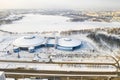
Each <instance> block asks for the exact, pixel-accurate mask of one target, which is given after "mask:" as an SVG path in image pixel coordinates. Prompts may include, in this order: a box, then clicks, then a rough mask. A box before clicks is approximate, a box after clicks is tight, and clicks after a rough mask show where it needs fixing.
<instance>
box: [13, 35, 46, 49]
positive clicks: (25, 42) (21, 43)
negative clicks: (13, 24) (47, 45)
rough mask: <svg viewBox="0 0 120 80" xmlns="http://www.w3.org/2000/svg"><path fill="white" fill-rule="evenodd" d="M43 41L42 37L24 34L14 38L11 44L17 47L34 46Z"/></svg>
mask: <svg viewBox="0 0 120 80" xmlns="http://www.w3.org/2000/svg"><path fill="white" fill-rule="evenodd" d="M44 41H45V39H44V38H42V37H37V36H24V37H20V38H18V39H16V40H15V41H14V42H13V45H14V46H17V47H35V46H39V45H41V44H42V43H43V42H44Z"/></svg>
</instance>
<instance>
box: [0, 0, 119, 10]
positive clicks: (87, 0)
mask: <svg viewBox="0 0 120 80" xmlns="http://www.w3.org/2000/svg"><path fill="white" fill-rule="evenodd" d="M17 8H19V9H21V8H22V9H29V8H33V9H38V8H58V9H59V8H63V9H64V8H68V9H119V8H120V0H0V9H17Z"/></svg>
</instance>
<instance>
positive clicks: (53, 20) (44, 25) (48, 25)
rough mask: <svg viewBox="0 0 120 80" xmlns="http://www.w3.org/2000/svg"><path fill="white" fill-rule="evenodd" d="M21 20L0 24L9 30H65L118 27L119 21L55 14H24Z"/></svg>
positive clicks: (119, 25)
mask: <svg viewBox="0 0 120 80" xmlns="http://www.w3.org/2000/svg"><path fill="white" fill-rule="evenodd" d="M23 16H25V17H24V18H23V19H22V20H19V21H15V22H13V23H12V24H6V25H2V26H0V29H2V30H5V31H10V32H44V31H66V30H79V29H90V28H98V27H100V28H102V27H120V23H119V22H111V23H107V22H88V21H86V22H68V20H69V19H70V18H68V17H63V16H56V15H39V14H25V15H23Z"/></svg>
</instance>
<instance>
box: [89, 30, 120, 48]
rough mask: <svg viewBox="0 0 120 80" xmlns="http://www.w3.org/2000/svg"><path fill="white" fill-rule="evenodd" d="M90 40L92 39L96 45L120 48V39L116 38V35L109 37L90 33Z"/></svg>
mask: <svg viewBox="0 0 120 80" xmlns="http://www.w3.org/2000/svg"><path fill="white" fill-rule="evenodd" d="M87 37H88V38H90V39H92V40H93V41H95V42H96V43H98V44H99V46H100V47H101V46H103V47H107V46H108V45H109V46H111V47H113V46H116V47H120V37H119V36H114V35H108V34H104V33H95V32H93V33H90V34H88V36H87Z"/></svg>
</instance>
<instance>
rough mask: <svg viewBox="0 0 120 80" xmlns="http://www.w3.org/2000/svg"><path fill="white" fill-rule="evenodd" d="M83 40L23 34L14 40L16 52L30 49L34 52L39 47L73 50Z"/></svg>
mask: <svg viewBox="0 0 120 80" xmlns="http://www.w3.org/2000/svg"><path fill="white" fill-rule="evenodd" d="M46 45H47V46H46ZM80 45H81V41H80V40H78V39H74V38H58V37H57V38H52V39H51V38H44V37H38V36H23V37H20V38H18V39H16V40H15V41H14V42H13V46H14V49H13V50H14V52H17V51H19V50H28V51H29V52H34V50H35V49H36V48H37V47H55V46H56V47H55V48H56V49H59V50H66V51H73V50H75V49H77V48H79V47H80Z"/></svg>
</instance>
